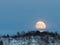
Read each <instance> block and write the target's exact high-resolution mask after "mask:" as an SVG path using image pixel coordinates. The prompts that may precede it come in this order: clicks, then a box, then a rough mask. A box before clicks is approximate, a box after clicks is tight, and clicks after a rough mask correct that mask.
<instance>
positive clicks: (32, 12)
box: [0, 0, 60, 35]
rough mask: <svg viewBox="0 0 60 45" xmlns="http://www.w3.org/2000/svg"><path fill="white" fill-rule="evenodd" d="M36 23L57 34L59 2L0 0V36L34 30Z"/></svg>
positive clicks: (59, 26) (59, 15) (59, 30)
mask: <svg viewBox="0 0 60 45" xmlns="http://www.w3.org/2000/svg"><path fill="white" fill-rule="evenodd" d="M37 21H44V22H45V23H46V25H47V28H46V29H45V30H48V31H55V32H56V31H57V32H58V33H59V32H60V0H0V35H1V34H2V35H4V34H15V33H16V32H18V31H19V32H23V31H31V30H36V29H35V27H34V26H35V23H36V22H37Z"/></svg>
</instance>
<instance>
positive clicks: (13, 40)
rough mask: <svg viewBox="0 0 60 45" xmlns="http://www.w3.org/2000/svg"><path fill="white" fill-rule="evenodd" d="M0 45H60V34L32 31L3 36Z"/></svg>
mask: <svg viewBox="0 0 60 45" xmlns="http://www.w3.org/2000/svg"><path fill="white" fill-rule="evenodd" d="M0 45H60V35H58V34H57V33H50V32H39V31H32V32H28V33H25V34H23V35H20V34H19V33H18V35H15V36H2V37H1V38H0Z"/></svg>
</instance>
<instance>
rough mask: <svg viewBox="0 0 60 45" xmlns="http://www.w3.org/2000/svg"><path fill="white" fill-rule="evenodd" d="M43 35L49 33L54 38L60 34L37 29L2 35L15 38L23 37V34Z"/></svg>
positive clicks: (59, 36)
mask: <svg viewBox="0 0 60 45" xmlns="http://www.w3.org/2000/svg"><path fill="white" fill-rule="evenodd" d="M45 35H50V36H51V37H54V38H58V39H59V38H60V35H59V34H58V33H57V32H55V33H53V32H47V31H44V32H39V31H31V32H27V33H25V32H23V33H22V34H21V33H20V32H17V34H16V35H13V36H10V35H9V34H7V35H4V36H2V37H4V38H9V37H12V38H17V37H25V36H45Z"/></svg>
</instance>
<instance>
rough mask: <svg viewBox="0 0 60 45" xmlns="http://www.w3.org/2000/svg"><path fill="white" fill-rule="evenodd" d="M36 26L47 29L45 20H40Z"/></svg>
mask: <svg viewBox="0 0 60 45" xmlns="http://www.w3.org/2000/svg"><path fill="white" fill-rule="evenodd" d="M35 28H37V29H46V24H45V23H44V22H43V21H38V22H36V25H35Z"/></svg>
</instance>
